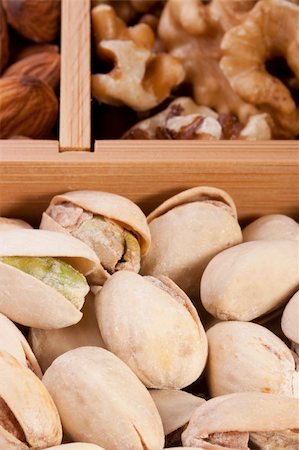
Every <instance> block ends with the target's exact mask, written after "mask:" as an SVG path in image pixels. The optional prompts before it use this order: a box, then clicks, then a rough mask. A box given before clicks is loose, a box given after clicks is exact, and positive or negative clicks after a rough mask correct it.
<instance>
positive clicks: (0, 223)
mask: <svg viewBox="0 0 299 450" xmlns="http://www.w3.org/2000/svg"><path fill="white" fill-rule="evenodd" d="M20 228H21V229H24V228H29V229H30V228H32V227H31V225H29V223H27V222H24V220H20V219H10V218H7V217H0V231H8V230H14V229H20Z"/></svg>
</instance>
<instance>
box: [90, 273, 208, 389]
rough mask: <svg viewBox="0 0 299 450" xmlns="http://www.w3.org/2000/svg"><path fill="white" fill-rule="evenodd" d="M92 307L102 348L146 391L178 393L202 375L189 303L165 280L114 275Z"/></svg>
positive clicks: (203, 352)
mask: <svg viewBox="0 0 299 450" xmlns="http://www.w3.org/2000/svg"><path fill="white" fill-rule="evenodd" d="M95 305H96V314H97V320H98V323H99V327H100V330H101V334H102V337H103V341H104V343H105V346H106V348H107V349H108V350H110V351H112V352H113V353H114V354H115V355H117V356H118V357H119V358H120V359H121V360H122V361H124V362H125V363H126V364H127V365H128V366H129V367H130V368H131V369H132V370H133V372H134V373H135V374H136V375H137V376H138V378H139V379H140V380H141V381H142V382H143V383H144V384H145V385H146V386H147V387H149V388H156V389H180V388H182V387H185V386H188V385H189V384H191V383H192V382H193V381H195V380H196V379H197V378H198V377H199V376H200V374H201V373H202V371H203V369H204V366H205V363H206V358H207V338H206V334H205V332H204V329H203V326H202V324H201V322H200V319H199V317H198V314H197V312H196V310H195V308H194V306H193V305H192V303H191V301H190V300H189V298H188V297H187V296H186V294H185V293H184V292H183V291H182V290H181V289H179V288H178V286H176V284H175V283H173V282H172V281H171V280H170V279H169V278H167V277H163V276H161V277H160V278H154V277H142V276H141V275H138V274H135V273H133V272H129V271H122V272H117V273H115V274H113V275H112V276H111V277H110V278H109V280H107V281H106V283H105V284H104V286H103V288H102V289H101V290H100V292H99V293H98V294H97V295H96V303H95Z"/></svg>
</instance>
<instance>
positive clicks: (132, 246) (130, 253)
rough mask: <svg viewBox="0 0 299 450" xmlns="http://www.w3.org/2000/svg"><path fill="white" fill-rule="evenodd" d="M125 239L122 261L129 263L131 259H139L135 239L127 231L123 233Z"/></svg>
mask: <svg viewBox="0 0 299 450" xmlns="http://www.w3.org/2000/svg"><path fill="white" fill-rule="evenodd" d="M124 238H125V252H124V255H123V257H122V259H123V260H124V261H131V259H135V258H139V259H140V247H139V242H138V239H136V237H135V236H134V235H133V234H132V233H130V232H129V231H124Z"/></svg>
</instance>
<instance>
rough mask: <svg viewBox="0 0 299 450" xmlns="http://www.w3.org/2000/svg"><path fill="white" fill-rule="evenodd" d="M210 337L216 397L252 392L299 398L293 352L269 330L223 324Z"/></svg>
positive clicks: (209, 371) (211, 385)
mask: <svg viewBox="0 0 299 450" xmlns="http://www.w3.org/2000/svg"><path fill="white" fill-rule="evenodd" d="M207 336H208V345H209V356H208V363H207V381H208V385H209V390H210V393H211V395H212V397H216V396H218V395H224V394H230V393H234V392H251V391H259V392H264V393H272V394H281V395H287V396H290V397H292V396H298V383H299V379H298V373H297V372H296V371H295V361H294V358H293V355H292V352H291V350H290V349H289V348H288V347H287V346H286V345H285V344H284V342H283V341H281V340H280V339H279V338H278V337H277V336H275V334H273V333H272V332H271V331H269V330H268V329H267V328H265V327H263V326H261V325H257V324H255V323H252V322H220V323H218V324H217V325H214V326H213V327H212V328H210V329H209V330H208V332H207Z"/></svg>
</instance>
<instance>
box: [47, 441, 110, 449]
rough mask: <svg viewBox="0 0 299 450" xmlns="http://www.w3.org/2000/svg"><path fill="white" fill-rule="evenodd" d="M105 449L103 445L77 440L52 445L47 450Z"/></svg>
mask: <svg viewBox="0 0 299 450" xmlns="http://www.w3.org/2000/svg"><path fill="white" fill-rule="evenodd" d="M59 449H61V450H105V449H104V448H103V447H99V446H98V445H94V444H85V443H84V442H75V443H74V444H62V445H58V446H55V447H51V448H50V449H46V450H59Z"/></svg>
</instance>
